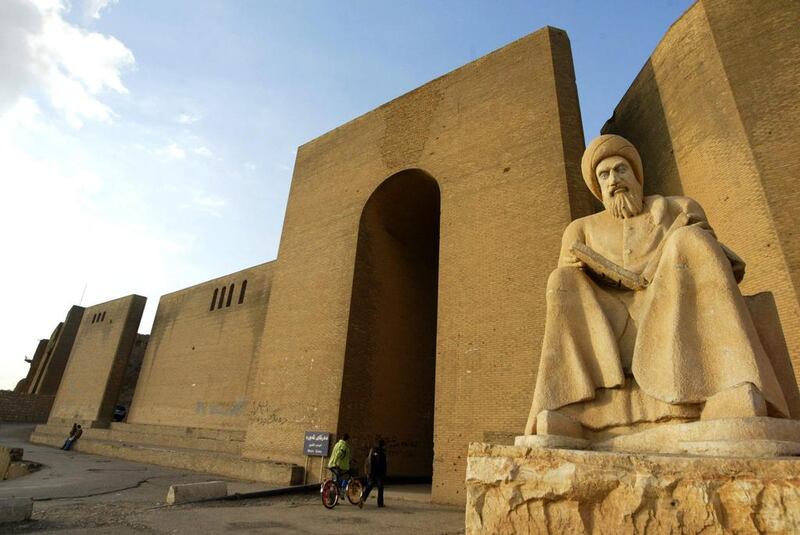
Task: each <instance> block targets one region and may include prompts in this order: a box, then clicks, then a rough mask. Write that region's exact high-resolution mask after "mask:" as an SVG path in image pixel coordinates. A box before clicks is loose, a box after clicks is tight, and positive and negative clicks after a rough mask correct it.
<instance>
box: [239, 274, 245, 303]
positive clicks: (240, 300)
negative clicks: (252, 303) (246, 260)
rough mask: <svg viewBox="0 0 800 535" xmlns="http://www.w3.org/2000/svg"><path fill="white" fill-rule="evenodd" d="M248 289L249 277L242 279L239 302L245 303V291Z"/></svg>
mask: <svg viewBox="0 0 800 535" xmlns="http://www.w3.org/2000/svg"><path fill="white" fill-rule="evenodd" d="M246 289H247V279H245V280H243V281H242V289H241V290H239V304H240V305H241V304H242V303H244V291H245V290H246Z"/></svg>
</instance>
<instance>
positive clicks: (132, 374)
mask: <svg viewBox="0 0 800 535" xmlns="http://www.w3.org/2000/svg"><path fill="white" fill-rule="evenodd" d="M149 340H150V335H149V334H137V335H136V341H135V342H133V349H131V355H130V357H128V364H126V365H125V374H124V375H123V377H122V388H120V390H119V396H118V397H117V401H116V403H115V405H121V406H123V407H125V409H126V410H129V409H130V407H131V402H132V401H133V393H134V392H135V391H136V385H137V384H138V382H139V372H140V371H141V369H142V363H143V362H144V354H145V352H146V351H147V342H148V341H149Z"/></svg>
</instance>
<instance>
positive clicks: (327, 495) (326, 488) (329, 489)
mask: <svg viewBox="0 0 800 535" xmlns="http://www.w3.org/2000/svg"><path fill="white" fill-rule="evenodd" d="M319 493H320V494H321V495H322V505H324V506H325V507H326V508H328V509H333V508H334V507H336V504H337V503H339V488H338V487H337V486H336V481H333V480H332V479H327V480H325V482H324V483H323V484H322V487H320V489H319Z"/></svg>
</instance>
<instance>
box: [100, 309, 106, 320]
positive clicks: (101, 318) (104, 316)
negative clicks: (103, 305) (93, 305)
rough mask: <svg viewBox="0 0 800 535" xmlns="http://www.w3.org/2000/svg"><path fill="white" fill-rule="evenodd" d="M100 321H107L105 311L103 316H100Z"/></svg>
mask: <svg viewBox="0 0 800 535" xmlns="http://www.w3.org/2000/svg"><path fill="white" fill-rule="evenodd" d="M100 321H106V311H105V310H104V311H103V315H102V316H100Z"/></svg>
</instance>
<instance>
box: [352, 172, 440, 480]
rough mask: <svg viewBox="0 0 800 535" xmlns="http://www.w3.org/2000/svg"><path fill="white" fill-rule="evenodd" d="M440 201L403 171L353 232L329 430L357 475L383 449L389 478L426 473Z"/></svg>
mask: <svg viewBox="0 0 800 535" xmlns="http://www.w3.org/2000/svg"><path fill="white" fill-rule="evenodd" d="M439 200H440V199H439V188H438V186H437V184H436V180H435V179H434V178H433V177H430V176H428V175H426V174H425V173H423V172H422V171H419V170H410V171H403V172H400V173H398V174H397V175H394V176H393V177H391V178H389V179H387V180H386V181H385V182H384V183H383V184H381V185H380V186H379V187H378V189H377V190H376V191H375V193H374V194H373V195H372V197H370V199H369V201H367V205H366V206H365V207H364V212H363V213H362V215H361V221H360V223H359V230H358V244H357V246H356V265H355V270H354V274H353V290H352V298H351V300H350V314H349V322H348V323H349V325H348V331H347V344H346V347H345V360H344V371H343V379H342V394H341V400H340V409H339V423H338V426H337V428H338V429H339V430H340V432H343V433H344V432H348V433H349V434H350V435H351V441H350V442H351V446H352V458H353V459H354V460H355V461H356V462H357V463H358V466H359V468H360V467H361V466H362V461H363V460H364V459H365V458H366V456H367V454H368V452H369V448H370V446H372V445H374V444H375V443H376V441H377V440H379V439H383V440H384V441H385V442H386V447H387V449H388V450H390V451H391V452H392V475H393V476H395V477H397V476H401V477H403V476H404V477H424V478H427V477H430V476H431V472H432V469H433V413H434V381H435V369H436V366H435V364H436V308H437V306H436V305H437V303H436V299H437V295H438V292H437V281H438V276H439V270H438V259H439Z"/></svg>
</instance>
